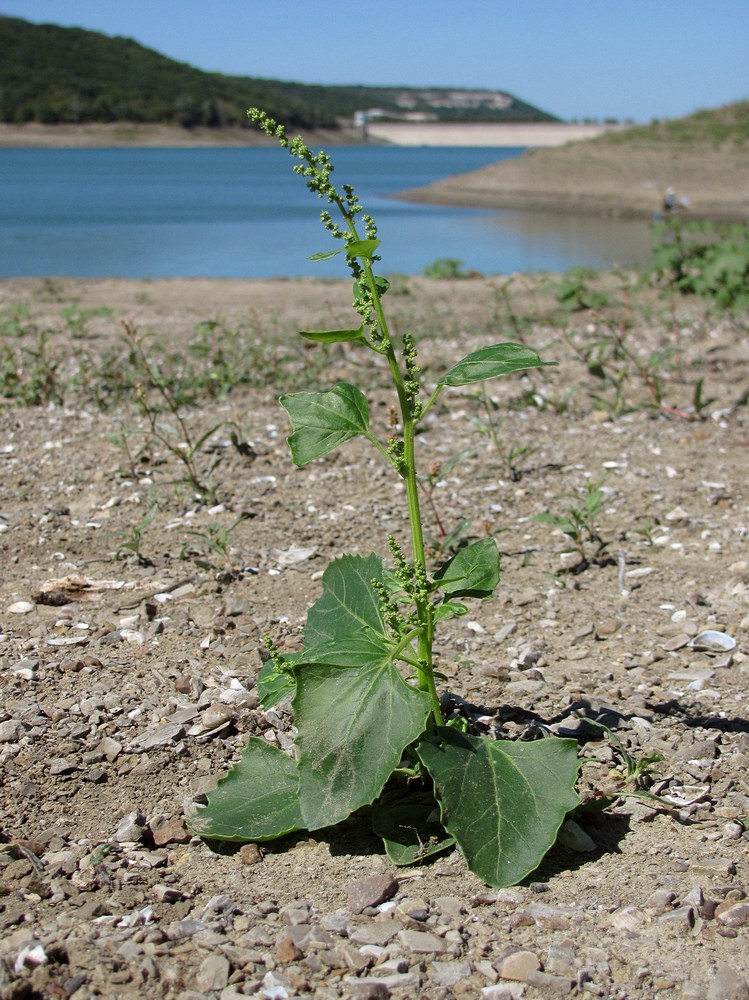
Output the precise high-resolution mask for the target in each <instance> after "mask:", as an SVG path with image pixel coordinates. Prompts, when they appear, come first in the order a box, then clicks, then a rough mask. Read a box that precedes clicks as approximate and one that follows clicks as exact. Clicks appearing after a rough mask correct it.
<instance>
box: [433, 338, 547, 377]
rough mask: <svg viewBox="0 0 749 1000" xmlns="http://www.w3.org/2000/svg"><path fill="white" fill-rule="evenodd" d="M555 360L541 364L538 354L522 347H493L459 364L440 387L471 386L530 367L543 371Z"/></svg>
mask: <svg viewBox="0 0 749 1000" xmlns="http://www.w3.org/2000/svg"><path fill="white" fill-rule="evenodd" d="M556 363H557V362H556V361H542V360H541V359H540V358H539V356H538V355H537V354H536V352H535V351H531V350H530V348H528V347H524V346H523V345H522V344H494V345H493V346H492V347H482V348H481V349H480V350H478V351H474V352H473V353H472V354H469V355H468V356H467V357H465V358H463V360H462V361H459V362H458V363H457V365H455V367H454V368H451V369H450V371H449V372H447V374H445V375H443V376H442V378H441V379H440V381H439V384H440V385H470V384H471V383H472V382H485V381H486V380H487V379H490V378H497V376H499V375H507V374H509V373H510V372H518V371H525V370H526V369H527V368H544V367H546V366H548V365H555V364H556Z"/></svg>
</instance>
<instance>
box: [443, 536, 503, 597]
mask: <svg viewBox="0 0 749 1000" xmlns="http://www.w3.org/2000/svg"><path fill="white" fill-rule="evenodd" d="M434 578H435V580H436V581H437V582H438V583H439V585H440V588H441V589H442V591H443V592H444V594H445V596H446V597H489V596H490V595H491V594H493V593H494V588H495V587H496V586H497V584H498V583H499V550H498V549H497V543H496V542H495V541H494V539H493V538H481V539H479V540H478V541H477V542H471V544H470V545H466V547H465V548H464V549H460V550H459V551H458V552H457V554H456V555H454V556H453V558H452V559H451V560H450V561H449V562H448V563H446V564H445V565H444V566H442V567H441V568H440V569H439V570H438V571H437V572H436V573H435V575H434Z"/></svg>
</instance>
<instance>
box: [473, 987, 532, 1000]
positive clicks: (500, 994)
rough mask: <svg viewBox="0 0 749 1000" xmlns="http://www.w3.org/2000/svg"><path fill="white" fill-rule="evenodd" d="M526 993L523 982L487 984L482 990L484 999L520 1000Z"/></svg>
mask: <svg viewBox="0 0 749 1000" xmlns="http://www.w3.org/2000/svg"><path fill="white" fill-rule="evenodd" d="M524 993H525V986H523V985H522V983H496V984H495V985H493V986H485V987H484V988H483V989H482V991H481V996H482V1000H519V998H520V997H522V996H523V994H524Z"/></svg>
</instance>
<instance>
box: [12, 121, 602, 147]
mask: <svg viewBox="0 0 749 1000" xmlns="http://www.w3.org/2000/svg"><path fill="white" fill-rule="evenodd" d="M603 131H604V127H603V126H600V125H568V124H566V123H564V122H558V123H557V122H550V123H546V122H544V123H533V122H511V123H507V124H505V123H494V122H456V123H444V122H441V123H424V124H420V123H416V124H414V123H410V122H389V123H388V122H374V123H372V124H370V125H369V126H368V128H367V133H366V136H365V134H363V132H362V130H361V129H360V128H356V129H355V128H346V129H337V130H336V129H321V130H316V131H304V130H303V131H302V134H303V135H304V138H305V140H306V141H308V142H309V143H310V144H311V145H316V146H317V145H320V146H344V145H345V146H354V145H356V146H361V145H372V146H481V147H489V148H497V149H502V148H505V149H506V148H513V147H515V148H516V147H519V146H524V147H528V146H531V147H535V148H542V147H553V146H560V145H564V144H567V143H570V142H578V141H580V140H581V139H589V138H592V137H594V136H597V135H600V134H601V133H602V132H603ZM289 133H290V134H293V133H294V130H293V129H289ZM273 144H275V142H274V140H273V139H269V138H268V137H267V136H265V135H263V134H262V133H261V132H260V131H258V130H256V129H252V128H226V129H208V128H195V129H185V128H181V127H180V126H178V125H160V124H147V123H144V124H139V123H135V122H113V123H98V122H97V123H93V122H92V123H91V124H87V125H67V124H62V125H40V124H38V123H36V122H29V123H28V124H25V125H9V124H6V123H0V149H79V148H82V149H96V148H105V149H106V148H123V147H136V148H137V147H144V148H153V147H164V148H177V149H181V148H185V149H189V148H195V149H200V148H221V147H227V148H236V147H243V146H247V147H255V146H268V145H273Z"/></svg>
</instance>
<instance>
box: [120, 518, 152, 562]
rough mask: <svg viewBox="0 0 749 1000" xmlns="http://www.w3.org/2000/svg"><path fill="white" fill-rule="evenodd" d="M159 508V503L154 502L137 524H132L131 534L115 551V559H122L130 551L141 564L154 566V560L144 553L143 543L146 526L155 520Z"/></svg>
mask: <svg viewBox="0 0 749 1000" xmlns="http://www.w3.org/2000/svg"><path fill="white" fill-rule="evenodd" d="M157 510H158V505H157V504H152V505H151V506H150V507H149V508H148V510H147V511H146V513H145V514H144V515H143V517H142V518H141V519H140V521H138V523H137V524H131V525H130V534H129V536H128V538H127V540H126V541H124V542H123V543H122V545H120V546H119V548H118V549H117V552H116V553H115V559H121V558H122V553H123V552H130V553H132V555H134V556H135V558H136V559H137V561H138V564H139V565H140V566H153V562H152V561H151V559H149V558H148V556H145V555H143V552H142V551H141V545H142V543H143V536H144V535H145V533H146V528H147V527H148V525H149V524H150V523H151V521H153V519H154V517H155V516H156V511H157Z"/></svg>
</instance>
